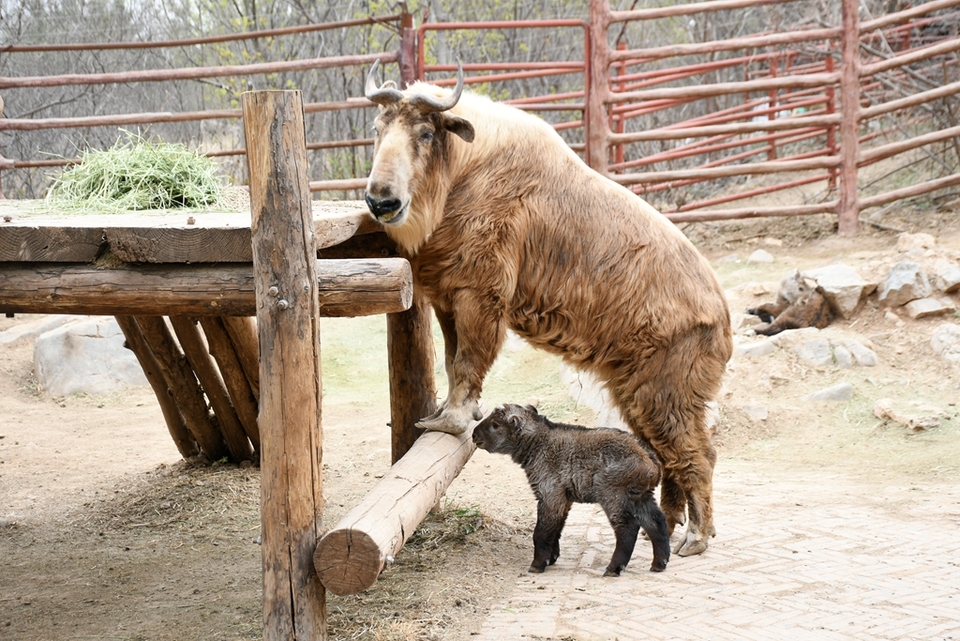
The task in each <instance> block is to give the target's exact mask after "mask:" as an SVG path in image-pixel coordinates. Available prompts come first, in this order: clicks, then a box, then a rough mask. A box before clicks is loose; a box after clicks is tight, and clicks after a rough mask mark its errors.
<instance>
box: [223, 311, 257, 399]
mask: <svg viewBox="0 0 960 641" xmlns="http://www.w3.org/2000/svg"><path fill="white" fill-rule="evenodd" d="M220 320H221V321H222V322H223V326H224V328H225V329H226V330H227V335H228V336H230V342H231V343H233V351H234V352H236V354H237V359H238V360H239V362H240V366H241V367H242V368H243V373H244V374H245V375H246V377H247V381H248V382H249V383H250V391H251V392H253V397H254V398H255V399H256V400H257V402H258V403H259V402H260V344H259V342H258V341H257V324H256V323H255V322H254V320H253V318H252V317H250V316H222V317H221V318H220Z"/></svg>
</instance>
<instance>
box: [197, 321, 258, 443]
mask: <svg viewBox="0 0 960 641" xmlns="http://www.w3.org/2000/svg"><path fill="white" fill-rule="evenodd" d="M223 320H224V319H223V318H222V317H218V316H202V317H201V318H200V326H201V327H203V333H204V334H206V336H207V345H208V346H209V348H210V354H211V355H212V356H213V358H214V359H216V361H217V366H218V367H219V368H220V374H221V375H222V376H223V384H224V385H226V387H227V391H228V392H229V393H230V399H231V400H232V401H233V407H234V409H236V410H237V416H238V417H239V418H240V424H241V425H243V430H244V431H245V432H246V434H247V437H249V438H250V442H251V443H253V449H254V450H255V451H256V452H258V453H259V452H260V428H259V426H258V425H257V412H258V411H259V408H258V403H257V399H256V398H255V397H254V395H253V387H252V386H251V384H250V382H249V379H248V377H247V376H246V375H245V374H244V371H243V367H242V365H241V363H240V359H239V356H238V354H237V353H236V351H235V350H234V344H233V343H232V342H231V341H230V338H229V336H227V330H226V329H225V328H224V323H223ZM259 367H260V364H259V363H257V368H258V369H259ZM259 388H260V372H259V371H258V372H257V389H258V390H259Z"/></svg>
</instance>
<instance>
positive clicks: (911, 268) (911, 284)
mask: <svg viewBox="0 0 960 641" xmlns="http://www.w3.org/2000/svg"><path fill="white" fill-rule="evenodd" d="M929 295H930V282H929V281H928V280H927V275H926V273H925V272H924V271H923V267H921V266H920V263H914V262H912V261H907V260H902V261H900V262H899V263H897V264H896V265H894V266H893V268H892V269H891V270H890V271H889V272H888V273H887V276H886V278H884V279H883V282H882V283H880V293H879V295H878V298H879V300H880V303H881V304H882V305H887V306H889V307H897V306H899V305H906V304H907V303H909V302H910V301H912V300H916V299H918V298H924V297H926V296H929Z"/></svg>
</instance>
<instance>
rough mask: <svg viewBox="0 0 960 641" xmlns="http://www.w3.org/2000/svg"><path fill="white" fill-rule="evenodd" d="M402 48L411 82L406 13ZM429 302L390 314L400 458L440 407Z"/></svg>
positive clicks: (413, 38)
mask: <svg viewBox="0 0 960 641" xmlns="http://www.w3.org/2000/svg"><path fill="white" fill-rule="evenodd" d="M401 25H402V27H403V35H402V43H401V46H400V79H401V82H402V83H403V84H404V85H408V84H410V83H412V82H414V81H415V80H417V78H418V71H417V70H418V68H419V64H420V62H419V61H418V60H417V58H416V52H417V44H418V43H417V31H416V29H414V27H413V16H412V15H411V14H409V13H404V14H403V15H402V17H401ZM430 318H431V317H430V305H429V304H428V303H427V301H426V299H424V298H423V295H422V294H420V291H419V289H414V291H413V304H411V305H410V309H408V310H407V311H405V312H399V313H396V314H387V360H388V362H389V366H390V445H391V447H390V455H391V460H392V462H394V463H396V462H397V461H399V460H400V457H402V456H403V455H404V454H406V453H407V450H409V449H410V447H411V446H413V443H414V441H416V440H417V437H419V436H420V430H418V429H417V427H416V422H417V421H419V420H420V419H421V418H423V417H424V416H429V415H430V414H432V413H433V412H434V410H436V408H437V386H436V382H435V380H434V376H433V351H434V348H433V330H432V327H431V321H430Z"/></svg>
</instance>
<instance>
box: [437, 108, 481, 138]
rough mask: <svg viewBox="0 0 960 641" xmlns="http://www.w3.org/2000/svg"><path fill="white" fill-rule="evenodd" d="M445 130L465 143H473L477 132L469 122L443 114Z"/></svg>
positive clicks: (449, 114)
mask: <svg viewBox="0 0 960 641" xmlns="http://www.w3.org/2000/svg"><path fill="white" fill-rule="evenodd" d="M443 128H444V129H446V130H447V131H449V132H450V133H452V134H455V135H457V136H460V138H462V139H463V140H464V142H473V137H474V135H475V133H476V132H475V131H474V129H473V125H472V124H470V121H469V120H466V119H465V118H461V117H460V116H455V115H453V114H451V113H444V114H443Z"/></svg>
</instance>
